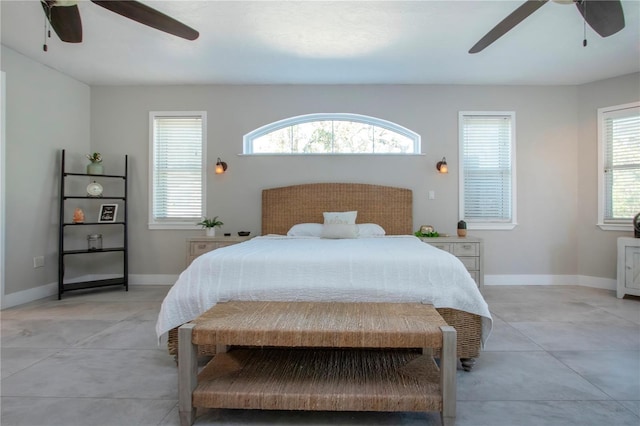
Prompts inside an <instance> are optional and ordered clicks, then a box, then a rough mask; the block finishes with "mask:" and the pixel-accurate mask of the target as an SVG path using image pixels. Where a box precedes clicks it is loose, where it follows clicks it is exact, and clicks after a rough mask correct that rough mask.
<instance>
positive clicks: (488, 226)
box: [467, 222, 518, 231]
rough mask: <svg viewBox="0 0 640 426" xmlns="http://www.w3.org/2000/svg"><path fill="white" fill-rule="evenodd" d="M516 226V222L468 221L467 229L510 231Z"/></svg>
mask: <svg viewBox="0 0 640 426" xmlns="http://www.w3.org/2000/svg"><path fill="white" fill-rule="evenodd" d="M516 226H518V224H517V223H469V222H467V229H470V230H476V231H510V230H512V229H514V228H515V227H516Z"/></svg>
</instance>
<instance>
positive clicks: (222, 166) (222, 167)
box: [216, 157, 227, 175]
mask: <svg viewBox="0 0 640 426" xmlns="http://www.w3.org/2000/svg"><path fill="white" fill-rule="evenodd" d="M226 171H227V163H225V162H224V161H222V160H221V159H220V157H218V162H217V163H216V174H217V175H221V174H222V173H224V172H226Z"/></svg>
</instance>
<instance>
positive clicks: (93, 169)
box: [87, 161, 104, 175]
mask: <svg viewBox="0 0 640 426" xmlns="http://www.w3.org/2000/svg"><path fill="white" fill-rule="evenodd" d="M103 172H104V168H103V167H102V163H98V162H94V161H92V162H91V163H89V164H87V174H88V175H101V174H102V173H103Z"/></svg>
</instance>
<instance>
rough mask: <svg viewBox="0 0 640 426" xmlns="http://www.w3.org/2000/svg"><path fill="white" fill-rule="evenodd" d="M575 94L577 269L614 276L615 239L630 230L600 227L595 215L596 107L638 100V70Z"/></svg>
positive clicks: (583, 271)
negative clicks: (576, 98)
mask: <svg viewBox="0 0 640 426" xmlns="http://www.w3.org/2000/svg"><path fill="white" fill-rule="evenodd" d="M578 93H579V97H578V152H577V155H578V216H577V220H576V226H577V228H578V229H577V231H578V232H577V236H578V241H577V246H576V250H577V252H578V258H579V263H578V273H579V274H580V275H583V276H595V277H615V276H616V251H617V248H616V241H617V238H618V237H621V236H625V237H631V236H632V235H633V234H632V233H631V232H614V231H603V230H601V229H600V228H599V227H597V226H596V222H597V219H598V171H597V167H596V166H597V161H598V152H597V146H598V134H597V131H598V130H597V129H598V121H597V119H598V117H597V110H598V108H602V107H608V106H613V105H622V104H626V103H630V102H637V101H638V100H640V74H631V75H627V76H624V77H619V78H613V79H608V80H602V81H598V82H595V83H591V84H585V85H583V86H580V88H579V92H578Z"/></svg>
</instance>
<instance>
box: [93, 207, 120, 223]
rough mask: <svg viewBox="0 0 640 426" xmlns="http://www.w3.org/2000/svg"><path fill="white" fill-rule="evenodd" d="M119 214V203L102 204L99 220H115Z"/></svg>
mask: <svg viewBox="0 0 640 426" xmlns="http://www.w3.org/2000/svg"><path fill="white" fill-rule="evenodd" d="M117 214H118V205H117V204H102V205H100V213H99V214H98V222H115V221H116V216H117Z"/></svg>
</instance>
